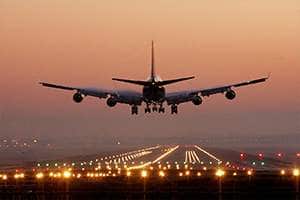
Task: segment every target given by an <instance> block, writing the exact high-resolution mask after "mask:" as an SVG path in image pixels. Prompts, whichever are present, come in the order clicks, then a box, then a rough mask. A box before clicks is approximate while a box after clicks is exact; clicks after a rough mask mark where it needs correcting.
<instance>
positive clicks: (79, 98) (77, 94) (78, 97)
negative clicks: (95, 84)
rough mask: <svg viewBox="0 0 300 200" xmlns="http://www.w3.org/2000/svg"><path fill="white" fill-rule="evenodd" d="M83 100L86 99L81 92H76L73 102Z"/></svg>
mask: <svg viewBox="0 0 300 200" xmlns="http://www.w3.org/2000/svg"><path fill="white" fill-rule="evenodd" d="M83 98H84V95H83V94H81V93H80V92H76V93H75V94H74V95H73V100H74V101H75V102H76V103H80V102H82V100H83Z"/></svg>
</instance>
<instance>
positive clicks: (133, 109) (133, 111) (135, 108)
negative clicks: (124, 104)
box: [131, 105, 138, 115]
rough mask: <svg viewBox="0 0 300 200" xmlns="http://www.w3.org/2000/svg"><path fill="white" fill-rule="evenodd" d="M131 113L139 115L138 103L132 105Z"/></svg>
mask: <svg viewBox="0 0 300 200" xmlns="http://www.w3.org/2000/svg"><path fill="white" fill-rule="evenodd" d="M131 114H132V115H134V114H135V115H137V114H138V107H137V105H133V106H131Z"/></svg>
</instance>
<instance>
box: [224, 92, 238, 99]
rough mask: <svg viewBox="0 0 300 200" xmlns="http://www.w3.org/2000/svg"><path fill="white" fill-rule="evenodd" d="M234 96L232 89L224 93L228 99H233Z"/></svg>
mask: <svg viewBox="0 0 300 200" xmlns="http://www.w3.org/2000/svg"><path fill="white" fill-rule="evenodd" d="M235 96H236V94H235V92H234V91H233V90H229V91H227V92H226V93H225V97H226V98H227V99H229V100H232V99H234V98H235Z"/></svg>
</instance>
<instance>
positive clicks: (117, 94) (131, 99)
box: [40, 82, 143, 105]
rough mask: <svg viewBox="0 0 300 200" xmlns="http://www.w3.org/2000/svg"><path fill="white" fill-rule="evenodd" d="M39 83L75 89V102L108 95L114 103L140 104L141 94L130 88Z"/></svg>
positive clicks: (58, 87) (64, 88) (45, 85)
mask: <svg viewBox="0 0 300 200" xmlns="http://www.w3.org/2000/svg"><path fill="white" fill-rule="evenodd" d="M40 84H41V85H42V86H44V87H50V88H55V89H62V90H70V91H75V94H74V96H73V100H74V101H75V102H77V103H79V102H81V101H82V100H83V98H84V97H86V96H92V97H98V98H100V99H101V98H107V97H110V98H113V99H114V101H115V102H116V103H125V104H129V105H141V103H142V100H143V98H142V94H141V93H140V92H136V91H131V90H108V89H100V88H84V87H70V86H64V85H57V84H52V83H46V82H40Z"/></svg>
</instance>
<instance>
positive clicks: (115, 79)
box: [112, 78, 151, 86]
mask: <svg viewBox="0 0 300 200" xmlns="http://www.w3.org/2000/svg"><path fill="white" fill-rule="evenodd" d="M112 80H114V81H119V82H124V83H132V84H135V85H143V86H148V85H151V82H148V81H138V80H129V79H121V78H112Z"/></svg>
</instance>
